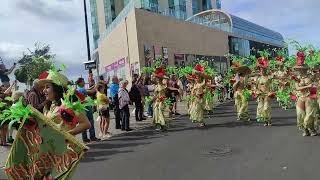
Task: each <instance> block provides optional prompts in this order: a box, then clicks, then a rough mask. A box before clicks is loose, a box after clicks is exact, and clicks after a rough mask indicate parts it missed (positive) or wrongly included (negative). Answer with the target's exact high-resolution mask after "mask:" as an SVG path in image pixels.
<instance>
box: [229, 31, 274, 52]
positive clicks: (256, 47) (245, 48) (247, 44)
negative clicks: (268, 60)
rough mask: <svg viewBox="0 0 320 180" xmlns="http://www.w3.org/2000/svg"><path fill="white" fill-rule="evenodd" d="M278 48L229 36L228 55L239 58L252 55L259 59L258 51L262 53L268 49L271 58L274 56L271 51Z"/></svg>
mask: <svg viewBox="0 0 320 180" xmlns="http://www.w3.org/2000/svg"><path fill="white" fill-rule="evenodd" d="M275 48H278V47H276V46H272V45H269V44H264V43H260V42H256V41H250V40H246V39H242V38H237V37H232V36H229V53H231V54H235V55H239V56H249V55H254V56H256V57H259V56H260V55H259V53H258V52H259V51H264V50H268V49H269V53H270V56H271V57H274V56H275V55H276V54H275V52H274V51H273V49H275Z"/></svg>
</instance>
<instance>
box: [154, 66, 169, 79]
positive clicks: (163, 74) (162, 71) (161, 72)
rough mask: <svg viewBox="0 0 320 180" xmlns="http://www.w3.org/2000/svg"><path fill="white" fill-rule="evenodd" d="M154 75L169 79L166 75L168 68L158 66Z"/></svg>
mask: <svg viewBox="0 0 320 180" xmlns="http://www.w3.org/2000/svg"><path fill="white" fill-rule="evenodd" d="M153 75H154V76H155V77H156V78H160V79H161V78H162V79H167V78H168V77H166V69H165V68H163V67H158V68H156V69H155V71H154V73H153Z"/></svg>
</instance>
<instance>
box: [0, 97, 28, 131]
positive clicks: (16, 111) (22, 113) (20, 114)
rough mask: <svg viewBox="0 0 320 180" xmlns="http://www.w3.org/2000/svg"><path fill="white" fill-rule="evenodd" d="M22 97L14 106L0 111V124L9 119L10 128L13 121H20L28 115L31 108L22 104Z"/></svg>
mask: <svg viewBox="0 0 320 180" xmlns="http://www.w3.org/2000/svg"><path fill="white" fill-rule="evenodd" d="M22 98H23V97H21V98H20V99H19V101H18V102H17V103H16V104H15V106H11V107H10V108H9V109H6V110H4V111H2V114H1V115H0V116H1V117H0V121H1V125H3V124H4V123H5V122H7V121H9V128H11V127H12V125H13V124H14V123H15V122H18V123H21V122H22V121H24V120H26V119H27V118H29V117H30V115H31V110H30V108H29V106H27V107H25V106H24V105H23V103H22Z"/></svg>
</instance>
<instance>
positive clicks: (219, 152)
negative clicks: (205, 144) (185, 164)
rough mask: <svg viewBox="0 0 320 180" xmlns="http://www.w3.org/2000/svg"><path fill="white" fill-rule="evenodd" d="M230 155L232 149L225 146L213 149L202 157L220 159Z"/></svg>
mask: <svg viewBox="0 0 320 180" xmlns="http://www.w3.org/2000/svg"><path fill="white" fill-rule="evenodd" d="M230 154H232V149H231V147H227V146H219V147H214V148H211V149H208V150H206V151H205V152H204V155H206V156H212V157H222V156H227V155H230Z"/></svg>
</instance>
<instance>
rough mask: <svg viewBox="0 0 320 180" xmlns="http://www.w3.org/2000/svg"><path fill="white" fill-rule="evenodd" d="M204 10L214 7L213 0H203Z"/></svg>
mask: <svg viewBox="0 0 320 180" xmlns="http://www.w3.org/2000/svg"><path fill="white" fill-rule="evenodd" d="M202 7H203V11H206V10H209V9H212V4H211V0H202Z"/></svg>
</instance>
